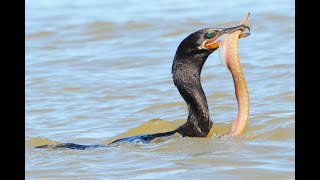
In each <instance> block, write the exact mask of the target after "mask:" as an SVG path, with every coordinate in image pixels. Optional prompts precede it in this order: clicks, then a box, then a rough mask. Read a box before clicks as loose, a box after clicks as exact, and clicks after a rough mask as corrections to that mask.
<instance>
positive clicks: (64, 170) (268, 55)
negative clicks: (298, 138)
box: [25, 0, 295, 179]
mask: <svg viewBox="0 0 320 180" xmlns="http://www.w3.org/2000/svg"><path fill="white" fill-rule="evenodd" d="M249 11H250V12H251V16H250V19H249V25H250V27H251V36H249V37H247V38H244V39H241V40H240V41H239V52H240V58H241V63H242V66H243V71H244V73H245V77H246V80H247V84H248V88H249V93H250V103H251V106H250V116H249V121H248V127H247V131H246V133H245V134H243V135H241V136H240V137H232V138H231V137H224V138H220V139H219V138H216V137H212V138H179V137H172V138H168V139H164V140H161V141H158V142H156V143H151V144H143V145H140V144H123V145H120V146H116V147H110V148H102V149H89V150H83V151H79V150H64V149H59V150H58V149H34V148H33V146H36V145H41V144H48V143H49V144H50V143H54V142H73V143H79V144H100V143H106V142H107V141H108V140H110V139H111V138H113V137H115V136H117V135H119V134H122V133H124V134H125V135H128V134H141V133H148V132H161V131H165V130H169V129H173V128H175V127H177V126H179V125H180V124H182V123H183V122H184V121H185V120H186V118H187V107H186V104H185V102H184V101H183V99H182V98H181V96H180V94H179V92H178V91H177V89H176V87H175V86H174V85H173V81H172V76H171V65H172V61H173V57H174V54H175V51H176V48H177V46H178V45H179V43H180V42H181V41H182V40H183V39H184V38H185V37H186V36H187V35H189V34H190V33H191V32H194V31H196V30H198V29H202V28H205V27H212V26H218V27H227V26H231V25H236V24H238V23H239V21H240V20H242V18H243V17H244V16H245V15H246V13H247V12H249ZM294 18H295V13H294V1H290V0H287V1H276V0H271V1H240V0H235V1H191V0H190V1H189V0H187V1H186V0H184V1H182V0H181V1H180V0H179V1H170V0H164V1H135V0H127V1H125V0H119V1H113V2H109V1H98V0H91V1H84V0H78V1H62V0H60V1H51V0H43V1H35V0H27V1H26V32H25V40H26V42H25V46H26V47H25V48H26V67H25V69H26V76H25V87H26V90H25V94H26V100H25V101H26V129H25V130H26V140H25V142H26V146H25V153H26V154H25V155H26V157H25V161H26V163H25V165H26V169H25V175H26V178H27V179H33V178H35V179H38V178H52V179H77V178H83V179H218V178H219V179H258V178H259V179H294V178H295V176H294V173H295V143H294V142H295V111H294V106H295V69H294V67H295V62H294V58H295V56H294V46H295V44H294V38H295V35H294V27H295V24H294ZM201 75H202V77H201V81H202V85H203V89H204V91H205V93H206V96H207V98H208V104H209V109H210V115H211V117H212V121H213V122H214V123H215V125H214V129H215V131H216V134H219V133H223V132H225V131H228V129H229V128H230V126H231V123H232V122H233V120H234V118H235V117H236V115H237V103H236V98H235V95H234V87H233V81H232V77H231V75H230V73H229V71H228V70H227V69H226V68H225V67H223V65H221V64H220V60H219V54H218V52H215V53H213V54H212V55H211V56H210V57H209V58H208V60H207V62H206V63H205V65H204V69H203V71H202V74H201ZM136 127H137V128H136ZM132 128H135V129H132Z"/></svg>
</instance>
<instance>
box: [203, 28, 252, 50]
mask: <svg viewBox="0 0 320 180" xmlns="http://www.w3.org/2000/svg"><path fill="white" fill-rule="evenodd" d="M245 29H248V30H249V31H250V28H249V26H247V25H239V26H235V27H231V28H211V29H209V31H211V32H213V33H212V34H214V36H213V37H211V38H209V39H207V40H205V41H204V42H203V44H202V46H200V47H199V48H201V49H208V50H216V49H218V48H219V43H220V40H217V39H218V38H219V37H220V36H222V35H224V34H230V33H233V32H235V31H237V30H242V31H244V30H245ZM249 35H250V33H244V34H241V35H240V38H242V37H247V36H249Z"/></svg>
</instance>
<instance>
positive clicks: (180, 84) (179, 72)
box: [172, 56, 212, 137]
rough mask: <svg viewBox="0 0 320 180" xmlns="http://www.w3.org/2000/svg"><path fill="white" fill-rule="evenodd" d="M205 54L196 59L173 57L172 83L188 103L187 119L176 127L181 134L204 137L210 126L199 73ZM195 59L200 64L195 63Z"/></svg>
mask: <svg viewBox="0 0 320 180" xmlns="http://www.w3.org/2000/svg"><path fill="white" fill-rule="evenodd" d="M206 58H207V56H206V57H204V58H201V61H198V59H191V60H190V59H185V60H183V61H182V60H181V59H175V61H174V64H173V68H172V73H173V80H174V84H175V85H176V86H177V88H178V90H179V92H180V94H181V96H182V97H183V99H184V100H185V101H186V103H187V105H188V111H189V115H188V120H187V122H186V123H185V124H183V125H182V126H180V127H179V128H178V129H177V132H178V133H180V134H182V135H183V136H190V137H205V136H207V134H208V133H209V131H210V129H211V127H212V121H211V119H210V115H209V109H208V103H207V99H206V96H205V93H204V91H203V89H202V86H201V81H200V74H201V69H202V66H203V64H204V62H205V60H206ZM195 61H196V62H197V63H200V64H195Z"/></svg>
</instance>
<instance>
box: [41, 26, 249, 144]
mask: <svg viewBox="0 0 320 180" xmlns="http://www.w3.org/2000/svg"><path fill="white" fill-rule="evenodd" d="M246 28H248V29H249V27H248V26H245V25H239V26H235V27H231V28H205V29H201V30H199V31H196V32H193V33H192V34H190V35H189V36H187V37H186V38H185V39H184V40H183V41H182V42H181V43H180V45H179V46H178V48H177V51H176V54H175V57H174V60H173V65H172V77H173V82H174V84H175V86H176V87H177V89H178V90H179V92H180V94H181V96H182V97H183V99H184V100H185V101H186V103H187V105H188V111H189V115H188V119H187V122H186V123H185V124H183V125H181V126H180V127H178V128H177V129H176V130H173V131H169V132H164V133H156V134H145V135H138V136H132V137H127V138H122V139H118V140H115V141H113V142H111V143H110V144H114V143H118V142H137V141H138V142H143V143H149V142H150V141H152V140H153V139H155V138H158V137H165V136H171V135H173V134H175V133H179V134H181V135H182V136H189V137H206V136H207V135H208V133H209V131H210V129H211V127H212V124H213V123H212V121H211V119H210V115H209V109H208V103H207V99H206V96H205V94H204V92H203V89H202V86H201V81H200V75H201V70H202V67H203V65H204V63H205V61H206V60H207V58H208V56H209V55H210V54H211V53H212V52H214V51H215V50H216V49H218V48H219V42H220V41H219V40H218V38H219V37H220V36H222V35H223V34H228V33H232V32H234V31H236V30H245V29H246ZM110 144H109V145H110ZM47 147H52V148H70V149H86V148H95V147H105V146H104V145H79V144H74V143H62V144H58V145H55V146H50V145H43V146H37V147H36V148H47Z"/></svg>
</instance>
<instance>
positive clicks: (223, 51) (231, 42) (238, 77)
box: [219, 13, 250, 136]
mask: <svg viewBox="0 0 320 180" xmlns="http://www.w3.org/2000/svg"><path fill="white" fill-rule="evenodd" d="M249 15H250V13H248V15H247V16H246V17H245V18H244V19H243V20H242V21H241V22H240V24H239V25H246V26H247V24H248V18H249ZM249 31H250V29H249ZM242 32H243V31H242V30H237V31H235V32H233V33H230V34H227V35H226V37H225V39H223V40H221V41H220V43H219V49H220V60H221V62H222V64H224V65H225V66H226V67H227V68H228V69H229V71H230V73H231V74H232V78H233V82H234V87H235V94H236V98H237V103H238V115H237V118H236V119H235V121H234V123H233V124H232V126H231V130H230V132H229V133H227V135H231V136H238V135H241V134H242V133H243V132H244V131H245V129H246V127H247V123H248V117H249V106H250V102H249V93H248V87H247V83H246V80H245V77H244V74H243V71H242V66H241V63H240V56H239V51H238V41H239V38H243V37H247V36H249V35H250V33H242Z"/></svg>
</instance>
